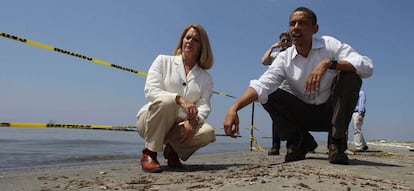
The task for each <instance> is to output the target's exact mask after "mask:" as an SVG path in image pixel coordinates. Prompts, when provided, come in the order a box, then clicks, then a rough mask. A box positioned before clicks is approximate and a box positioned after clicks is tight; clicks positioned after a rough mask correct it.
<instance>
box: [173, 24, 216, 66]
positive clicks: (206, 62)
mask: <svg viewBox="0 0 414 191" xmlns="http://www.w3.org/2000/svg"><path fill="white" fill-rule="evenodd" d="M191 28H194V29H195V30H197V31H198V33H200V40H201V52H200V55H199V56H198V58H197V61H198V65H199V66H200V67H201V68H202V69H204V70H208V69H210V68H211V67H212V66H213V51H212V50H211V46H210V41H209V39H208V35H207V32H206V30H204V28H203V27H202V26H201V25H198V24H190V25H187V26H186V27H185V28H184V30H183V33H182V34H181V37H180V39H179V41H178V43H177V46H176V47H175V49H174V53H173V54H174V55H181V53H182V50H181V48H182V46H183V39H184V37H185V35H186V33H187V31H188V30H190V29H191Z"/></svg>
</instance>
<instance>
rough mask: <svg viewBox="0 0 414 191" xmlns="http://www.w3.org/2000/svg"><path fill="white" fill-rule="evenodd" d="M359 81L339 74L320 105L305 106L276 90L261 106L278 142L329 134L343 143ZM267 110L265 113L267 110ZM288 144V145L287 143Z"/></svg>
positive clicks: (355, 77) (330, 137)
mask: <svg viewBox="0 0 414 191" xmlns="http://www.w3.org/2000/svg"><path fill="white" fill-rule="evenodd" d="M361 84H362V80H361V78H360V77H359V76H358V75H357V74H356V73H354V72H341V73H340V74H339V75H338V76H337V77H336V78H335V81H334V83H333V85H332V88H331V96H330V98H329V100H328V101H327V102H325V103H323V104H320V105H313V104H307V103H305V102H303V101H302V100H301V99H299V98H297V97H296V96H294V95H292V94H290V93H288V92H286V91H284V90H281V89H278V90H276V91H275V92H274V93H272V94H271V95H272V98H271V99H270V100H268V102H267V103H266V104H265V105H266V106H265V109H266V110H267V111H268V112H269V114H270V116H271V118H272V120H273V123H274V125H273V127H275V129H276V132H277V135H278V137H279V138H280V139H281V140H288V142H289V140H294V139H295V138H296V136H297V135H299V134H303V133H308V132H309V131H325V132H329V135H328V144H330V143H332V138H335V139H345V140H347V138H348V137H347V136H348V126H349V123H350V121H351V117H352V113H353V112H354V108H355V105H356V103H357V101H358V95H359V90H360V88H361ZM267 108H268V109H267ZM288 144H289V143H288Z"/></svg>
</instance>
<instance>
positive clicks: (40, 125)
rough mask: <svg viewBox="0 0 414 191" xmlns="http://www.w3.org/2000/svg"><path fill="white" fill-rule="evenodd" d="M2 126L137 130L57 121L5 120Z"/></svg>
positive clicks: (133, 127)
mask: <svg viewBox="0 0 414 191" xmlns="http://www.w3.org/2000/svg"><path fill="white" fill-rule="evenodd" d="M0 127H16V128H68V129H106V130H122V131H136V127H135V126H108V125H84V124H55V123H21V122H11V123H9V122H3V123H0Z"/></svg>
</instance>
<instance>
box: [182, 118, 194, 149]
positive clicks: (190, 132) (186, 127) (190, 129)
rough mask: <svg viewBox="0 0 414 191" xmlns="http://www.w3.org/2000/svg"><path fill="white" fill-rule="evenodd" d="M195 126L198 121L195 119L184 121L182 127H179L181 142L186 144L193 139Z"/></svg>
mask: <svg viewBox="0 0 414 191" xmlns="http://www.w3.org/2000/svg"><path fill="white" fill-rule="evenodd" d="M197 125H198V121H197V120H196V119H191V120H185V121H184V124H183V126H181V142H183V143H184V142H187V141H189V140H191V139H192V138H193V137H194V135H195V133H196V128H197Z"/></svg>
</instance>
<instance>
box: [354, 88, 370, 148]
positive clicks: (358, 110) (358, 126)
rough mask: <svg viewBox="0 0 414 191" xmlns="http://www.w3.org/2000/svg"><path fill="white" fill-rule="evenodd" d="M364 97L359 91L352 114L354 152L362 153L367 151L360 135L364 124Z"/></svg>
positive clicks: (362, 92)
mask: <svg viewBox="0 0 414 191" xmlns="http://www.w3.org/2000/svg"><path fill="white" fill-rule="evenodd" d="M366 100H367V99H366V95H365V92H364V91H362V90H361V91H359V98H358V102H357V105H356V106H355V110H354V113H353V114H352V127H353V129H354V145H355V149H354V150H353V151H354V152H363V151H366V150H368V146H367V142H366V141H365V139H364V135H363V134H362V124H363V122H364V117H365V111H366Z"/></svg>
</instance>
